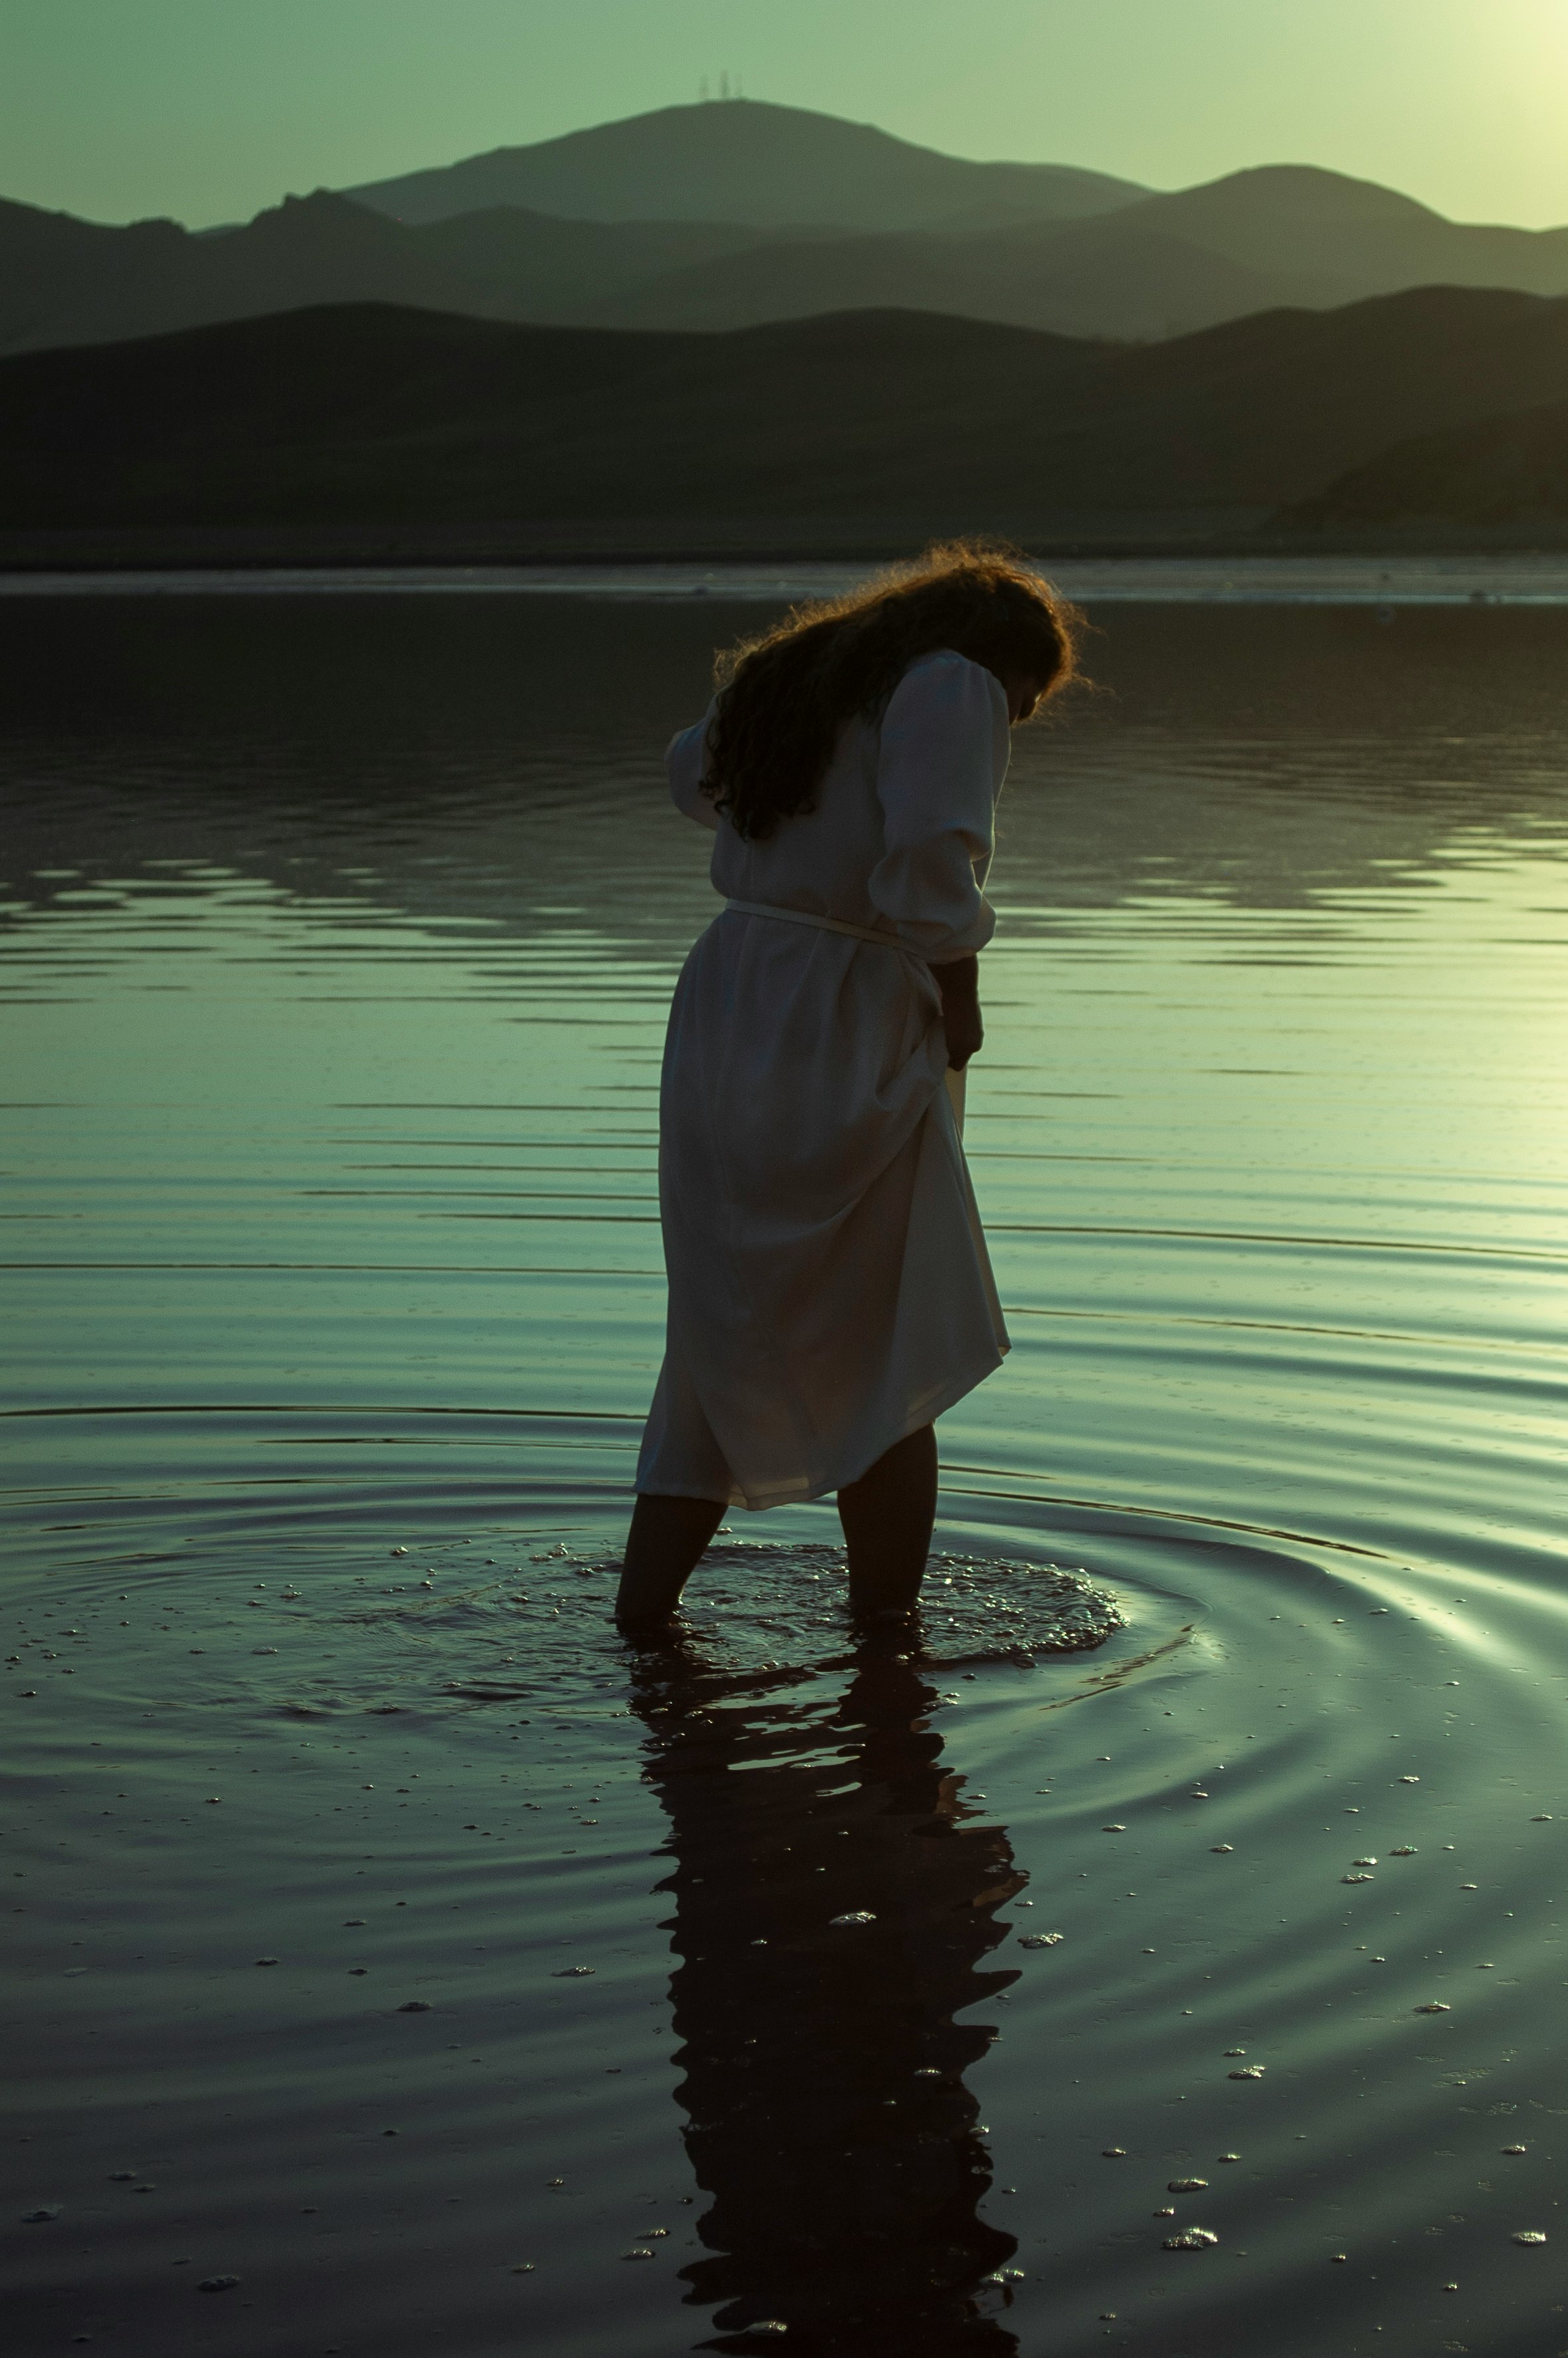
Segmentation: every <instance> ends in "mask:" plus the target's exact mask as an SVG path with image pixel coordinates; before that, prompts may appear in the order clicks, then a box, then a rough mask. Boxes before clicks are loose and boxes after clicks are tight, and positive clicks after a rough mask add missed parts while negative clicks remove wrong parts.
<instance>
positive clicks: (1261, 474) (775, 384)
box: [0, 288, 1568, 535]
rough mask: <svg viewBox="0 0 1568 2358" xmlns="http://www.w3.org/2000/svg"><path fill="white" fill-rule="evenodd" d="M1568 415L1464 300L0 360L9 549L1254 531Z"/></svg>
mask: <svg viewBox="0 0 1568 2358" xmlns="http://www.w3.org/2000/svg"><path fill="white" fill-rule="evenodd" d="M1564 387H1568V300H1556V301H1552V300H1547V299H1544V298H1541V297H1532V296H1527V295H1513V294H1507V293H1499V292H1485V291H1476V290H1467V289H1462V288H1428V289H1422V290H1418V291H1415V292H1413V293H1405V294H1400V295H1397V296H1391V297H1376V298H1373V299H1371V300H1368V301H1366V302H1362V303H1358V304H1355V305H1351V306H1349V307H1347V308H1344V309H1341V310H1337V311H1332V312H1327V313H1321V312H1314V311H1305V310H1295V311H1277V312H1271V313H1267V314H1264V315H1261V316H1259V317H1254V318H1249V319H1243V320H1239V321H1234V322H1231V323H1228V324H1227V325H1225V326H1223V327H1219V328H1214V329H1209V330H1205V331H1204V332H1202V333H1201V334H1198V335H1194V336H1188V337H1183V338H1178V339H1175V340H1173V341H1170V342H1166V343H1162V344H1155V345H1150V346H1145V347H1135V348H1131V349H1128V348H1121V347H1116V346H1109V345H1105V344H1097V343H1093V342H1089V341H1081V340H1074V339H1070V338H1065V337H1059V336H1051V335H1043V334H1040V333H1038V332H1035V331H1033V330H1024V329H1017V328H1009V327H1000V326H996V325H992V324H989V323H984V322H977V321H966V320H961V319H947V318H942V317H935V316H931V315H926V314H920V313H903V312H880V313H869V314H866V313H861V314H849V315H846V316H839V317H829V318H824V319H813V320H809V321H805V322H792V323H788V324H785V325H782V326H769V327H763V328H754V329H747V330H736V331H730V332H728V333H725V334H722V335H696V334H676V333H652V332H643V333H638V334H629V333H625V332H617V331H612V330H587V329H557V328H528V327H515V326H511V325H506V324H502V323H496V322H491V321H481V320H473V319H461V318H453V317H448V316H443V315H440V314H438V313H433V312H429V311H423V310H410V309H405V308H395V307H391V306H377V305H369V306H365V305H356V306H348V307H327V308H317V309H311V310H304V311H297V312H293V313H289V314H287V315H284V316H281V317H273V318H268V319H257V320H252V321H248V322H243V323H238V324H232V325H226V326H222V327H211V328H204V329H200V330H191V331H187V332H184V333H181V334H178V335H173V336H168V337H160V338H151V339H146V340H142V341H135V342H129V343H124V344H120V345H115V346H112V347H107V348H99V349H97V350H94V351H92V352H73V351H57V352H37V353H29V354H23V355H17V356H13V357H11V358H9V359H6V360H5V361H0V526H4V527H7V528H11V529H16V528H20V527H35V528H41V527H51V528H59V527H82V526H93V527H103V526H108V525H137V526H145V525H159V526H165V525H329V524H333V523H341V522H357V523H370V524H375V525H384V524H390V523H394V522H403V521H411V522H423V523H427V524H428V523H443V524H450V523H494V522H496V521H497V520H507V521H512V522H519V521H521V522H538V521H541V520H547V519H555V520H576V521H579V522H580V521H581V520H584V519H608V520H610V521H611V522H615V523H625V522H628V521H630V520H643V521H646V520H649V519H654V520H658V519H665V520H670V521H672V522H678V524H679V525H680V526H681V528H682V530H683V531H687V530H689V529H690V528H692V527H693V526H694V524H695V525H700V524H701V523H702V522H703V521H704V520H708V521H713V520H719V519H724V518H730V519H733V518H736V517H742V518H744V517H760V516H771V517H796V518H800V517H808V518H809V517H813V516H816V517H831V518H833V519H834V520H835V525H836V526H837V527H841V526H842V525H844V523H845V520H846V519H852V518H854V517H862V518H872V517H875V518H878V519H883V520H885V519H889V518H895V519H899V520H901V521H900V529H901V530H903V529H907V530H908V531H909V532H911V533H914V534H917V535H918V534H921V533H925V532H929V531H948V530H953V529H955V528H959V527H963V526H980V527H984V528H989V529H997V528H1002V529H1013V530H1017V531H1021V532H1022V531H1027V530H1030V529H1032V528H1034V527H1035V526H1037V525H1038V524H1039V522H1040V520H1041V519H1044V518H1048V517H1050V516H1052V515H1060V514H1063V513H1065V512H1073V513H1076V514H1080V515H1081V514H1085V513H1087V512H1092V513H1095V514H1116V513H1126V512H1140V513H1147V512H1153V511H1162V512H1164V513H1166V514H1174V513H1180V512H1184V511H1187V512H1197V511H1203V512H1214V511H1220V510H1223V511H1226V512H1228V513H1231V514H1236V513H1239V512H1246V513H1248V514H1264V513H1267V512H1268V511H1270V510H1275V509H1280V508H1281V507H1299V506H1300V504H1301V503H1303V502H1307V501H1310V500H1311V499H1312V498H1313V497H1314V495H1315V494H1317V493H1319V492H1322V491H1324V489H1325V487H1326V486H1327V485H1328V484H1330V483H1331V482H1333V481H1336V479H1338V478H1340V477H1342V476H1344V475H1346V474H1347V473H1348V472H1350V471H1352V470H1354V469H1357V468H1362V467H1366V466H1367V465H1368V462H1370V461H1372V460H1376V459H1377V458H1378V456H1379V453H1381V452H1383V451H1386V450H1389V449H1391V448H1392V447H1393V446H1394V445H1396V444H1399V443H1400V442H1405V441H1409V440H1410V439H1411V438H1412V437H1415V436H1420V435H1423V434H1433V433H1437V432H1444V431H1448V430H1450V429H1454V428H1463V427H1469V426H1472V425H1476V424H1477V423H1479V422H1480V421H1482V420H1484V419H1485V418H1487V417H1488V416H1494V415H1495V414H1496V413H1497V411H1498V406H1499V403H1507V404H1509V405H1512V406H1514V407H1515V408H1517V409H1519V410H1524V409H1528V408H1530V407H1533V406H1539V405H1541V403H1542V402H1547V401H1552V400H1561V399H1562V398H1563V391H1564Z"/></svg>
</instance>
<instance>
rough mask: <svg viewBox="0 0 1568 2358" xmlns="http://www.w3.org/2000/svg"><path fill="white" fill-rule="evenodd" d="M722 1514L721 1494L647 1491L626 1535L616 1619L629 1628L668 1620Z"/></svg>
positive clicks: (638, 1503) (639, 1502)
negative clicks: (675, 1494) (673, 1494)
mask: <svg viewBox="0 0 1568 2358" xmlns="http://www.w3.org/2000/svg"><path fill="white" fill-rule="evenodd" d="M723 1516H724V1508H723V1505H722V1503H721V1502H720V1501H719V1499H717V1498H670V1497H665V1496H663V1495H661V1494H660V1493H658V1492H647V1491H645V1492H644V1493H643V1496H642V1497H641V1498H639V1499H638V1501H637V1504H636V1507H635V1508H634V1509H633V1515H632V1528H631V1530H630V1531H628V1532H627V1534H626V1561H625V1563H624V1565H623V1567H622V1574H621V1590H620V1594H619V1595H618V1596H617V1597H616V1600H615V1618H616V1619H617V1620H618V1621H620V1622H622V1623H624V1624H625V1626H626V1627H627V1628H650V1627H652V1626H653V1625H654V1624H655V1623H657V1622H660V1621H667V1620H668V1619H669V1617H670V1616H671V1614H672V1613H673V1612H674V1611H675V1609H676V1606H677V1605H678V1604H679V1603H680V1593H681V1590H682V1589H683V1588H684V1587H685V1586H686V1584H687V1580H688V1579H689V1577H690V1575H691V1573H692V1569H693V1567H694V1566H695V1564H696V1563H697V1559H698V1557H699V1556H700V1555H701V1553H702V1551H703V1549H704V1548H705V1547H706V1546H707V1545H708V1541H709V1540H710V1539H711V1538H712V1537H713V1534H714V1532H715V1531H717V1530H718V1529H719V1523H720V1522H721V1521H722V1520H723Z"/></svg>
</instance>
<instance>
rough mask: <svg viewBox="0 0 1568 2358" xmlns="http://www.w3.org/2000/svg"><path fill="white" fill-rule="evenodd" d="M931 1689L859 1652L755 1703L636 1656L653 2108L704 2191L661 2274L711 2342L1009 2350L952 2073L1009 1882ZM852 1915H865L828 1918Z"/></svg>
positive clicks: (1000, 1930)
mask: <svg viewBox="0 0 1568 2358" xmlns="http://www.w3.org/2000/svg"><path fill="white" fill-rule="evenodd" d="M937 1700H938V1697H937V1693H936V1690H935V1688H934V1687H933V1686H931V1685H930V1684H929V1683H928V1682H927V1681H926V1680H925V1678H924V1677H923V1676H922V1675H921V1674H920V1672H919V1671H917V1670H915V1669H914V1668H913V1667H912V1666H911V1665H910V1664H909V1663H908V1662H907V1661H905V1660H901V1659H899V1658H898V1657H897V1656H896V1655H895V1654H893V1653H892V1652H891V1651H888V1650H881V1651H876V1650H868V1651H867V1652H866V1653H865V1654H864V1655H863V1656H862V1658H861V1660H860V1663H859V1666H858V1668H857V1671H856V1673H855V1676H854V1677H853V1679H852V1680H851V1681H850V1682H849V1686H848V1688H847V1689H846V1690H845V1691H844V1692H843V1693H842V1694H841V1695H839V1696H838V1697H837V1699H836V1700H834V1701H833V1702H831V1703H828V1704H824V1705H822V1706H819V1707H817V1708H816V1709H815V1710H812V1709H809V1708H806V1709H803V1708H802V1707H801V1706H800V1705H798V1704H793V1703H792V1704H787V1705H784V1704H774V1705H770V1703H769V1700H768V1697H767V1695H766V1693H750V1694H749V1693H745V1692H737V1691H736V1690H735V1689H734V1688H733V1686H732V1685H730V1684H727V1683H725V1682H716V1681H715V1679H714V1678H713V1676H712V1674H711V1671H709V1670H708V1668H707V1666H706V1665H705V1664H704V1662H703V1660H702V1659H701V1657H700V1655H699V1654H698V1653H697V1650H695V1649H693V1648H690V1647H684V1646H683V1647H676V1648H672V1649H671V1650H668V1651H664V1652H659V1653H656V1654H653V1655H650V1656H648V1657H646V1658H644V1660H643V1663H642V1665H641V1667H640V1669H639V1671H638V1673H637V1675H636V1676H635V1678H634V1681H633V1707H634V1708H635V1710H636V1712H637V1713H638V1714H639V1716H640V1717H641V1718H642V1719H643V1723H644V1725H646V1727H647V1729H648V1736H649V1743H648V1761H649V1766H648V1768H647V1770H646V1772H645V1774H646V1778H647V1780H648V1782H649V1783H650V1784H651V1785H652V1787H653V1788H654V1790H656V1792H657V1794H658V1797H659V1799H660V1801H662V1802H663V1804H664V1807H665V1810H666V1811H667V1812H668V1813H669V1820H670V1843H669V1846H670V1849H671V1850H672V1851H673V1853H674V1855H675V1858H676V1866H675V1869H674V1872H673V1873H672V1874H671V1875H670V1877H668V1879H667V1881H666V1882H665V1883H664V1884H662V1885H661V1886H660V1889H661V1890H667V1891H669V1892H671V1893H673V1894H674V1898H675V1915H674V1917H673V1919H672V1920H671V1922H670V1925H669V1928H668V1929H670V1930H671V1931H673V1933H674V1946H675V1948H676V1952H677V1953H678V1955H679V1956H680V1957H681V1959H682V1960H683V1962H682V1963H680V1964H679V1965H678V1966H677V1968H676V1972H675V1974H674V1975H673V1977H672V1981H671V1996H672V1998H673V2000H674V2006H675V2016H674V2028H675V2032H676V2038H677V2039H678V2040H679V2041H680V2042H681V2043H680V2045H679V2046H678V2047H677V2049H676V2056H675V2061H676V2065H677V2067H678V2068H680V2069H681V2070H682V2071H683V2072H684V2078H683V2079H682V2081H681V2082H680V2084H679V2086H678V2087H677V2089H676V2100H677V2102H678V2103H679V2104H681V2105H682V2107H683V2108H684V2110H685V2111H686V2113H687V2115H688V2125H687V2129H686V2132H685V2136H686V2146H687V2154H688V2156H689V2158H690V2160H691V2165H692V2169H693V2171H694V2174H695V2176H696V2179H697V2184H698V2185H699V2186H700V2187H701V2188H702V2189H703V2190H704V2192H705V2193H707V2194H708V2196H710V2197H711V2207H710V2208H709V2209H708V2212H706V2213H705V2214H704V2215H703V2216H702V2217H701V2219H700V2221H699V2226H698V2232H699V2234H700V2235H701V2237H702V2240H703V2242H704V2243H705V2244H708V2247H709V2249H710V2251H711V2253H712V2255H713V2256H712V2257H710V2258H707V2259H703V2260H700V2261H698V2262H697V2263H696V2265H695V2266H689V2267H687V2268H686V2269H685V2270H683V2271H682V2273H683V2276H684V2277H685V2279H686V2281H687V2283H688V2284H689V2286H690V2288H691V2289H690V2293H689V2296H688V2298H689V2299H691V2300H692V2301H694V2302H697V2303H701V2304H704V2305H706V2304H709V2303H713V2304H717V2310H716V2316H715V2320H714V2322H715V2324H716V2325H717V2326H718V2327H719V2329H720V2331H719V2338H718V2339H716V2340H715V2341H713V2342H708V2343H705V2344H704V2345H702V2346H704V2347H708V2348H712V2349H718V2350H749V2349H752V2348H753V2347H755V2346H758V2340H759V2337H758V2336H757V2335H756V2333H755V2332H754V2331H748V2329H749V2328H755V2327H756V2326H758V2325H759V2324H766V2323H769V2322H775V2323H779V2322H782V2323H783V2324H784V2325H786V2326H787V2328H788V2330H789V2336H790V2347H791V2348H792V2349H795V2348H803V2349H806V2350H808V2351H824V2352H826V2351H833V2352H839V2351H843V2352H849V2351H857V2352H865V2353H880V2352H887V2353H890V2354H891V2353H894V2352H900V2353H903V2352H908V2351H912V2350H919V2351H922V2352H925V2353H932V2354H933V2358H940V2353H944V2352H946V2351H960V2350H961V2351H964V2352H968V2351H976V2352H991V2353H996V2358H1002V2353H1007V2352H1010V2351H1013V2350H1016V2348H1017V2346H1018V2344H1017V2342H1016V2340H1015V2338H1014V2336H1013V2335H1012V2334H1011V2333H1010V2332H1009V2331H1007V2330H1006V2328H1005V2327H1004V2326H1002V2325H1000V2324H999V2323H998V2322H997V2321H996V2319H995V2318H994V2316H992V2315H991V2314H989V2311H990V2310H993V2309H997V2308H998V2307H1000V2306H1002V2305H1003V2304H1004V2303H1005V2301H1006V2300H1007V2299H1008V2285H1007V2281H1006V2280H1005V2279H1003V2280H1002V2281H1000V2282H996V2281H992V2282H989V2283H988V2282H986V2279H988V2278H992V2279H995V2278H996V2277H998V2274H999V2272H1000V2271H1001V2270H1002V2269H1003V2268H1005V2267H1006V2266H1007V2264H1008V2263H1009V2262H1010V2261H1011V2258H1012V2255H1013V2254H1014V2253H1015V2252H1016V2250H1017V2238H1016V2237H1015V2236H1012V2235H1010V2234H1004V2233H1003V2232H1002V2231H1001V2230H1000V2229H999V2228H996V2227H993V2226H991V2225H989V2224H988V2223H986V2222H985V2221H983V2220H982V2219H981V2218H980V2217H979V2215H978V2206H979V2203H980V2202H981V2201H982V2200H983V2198H984V2197H985V2196H986V2195H987V2194H988V2193H989V2190H990V2187H991V2169H990V2160H989V2150H988V2147H987V2145H986V2142H985V2138H984V2136H983V2135H982V2134H981V2125H980V2123H979V2104H978V2103H977V2100H976V2099H975V2097H974V2096H973V2095H972V2094H971V2093H969V2091H968V2088H967V2087H966V2086H965V2085H964V2081H963V2074H964V2072H965V2071H966V2070H967V2069H968V2067H969V2066H970V2065H972V2064H974V2063H975V2062H977V2061H979V2059H980V2058H981V2057H982V2056H983V2055H984V2054H985V2053H986V2052H987V2050H988V2049H989V2046H990V2044H991V2042H992V2040H993V2039H994V2038H995V2037H996V2035H997V2034H996V2029H995V2026H994V2025H988V2024H986V2023H984V2022H980V2021H975V2020H969V2021H963V2022H960V2021H959V2020H958V2017H959V2016H960V2015H961V2014H963V2013H965V2012H966V2011H967V2010H968V2009H969V2008H972V2007H974V2006H977V2005H979V2004H980V2003H981V2002H982V2001H984V2000H986V1999H988V1998H992V1997H994V1996H996V1994H997V1993H998V1992H999V1991H1000V1990H1002V1989H1004V1988H1006V1987H1008V1986H1009V1985H1011V1984H1012V1983H1014V1982H1016V1981H1017V1980H1018V1978H1019V1976H1018V1974H1017V1973H1016V1972H1015V1971H1011V1970H997V1969H993V1970H991V1971H989V1972H983V1971H981V1970H980V1967H981V1964H982V1961H983V1960H984V1959H985V1958H986V1957H988V1956H989V1955H990V1953H991V1952H993V1951H994V1950H995V1949H996V1948H997V1947H998V1946H999V1945H1000V1942H1002V1941H1003V1940H1004V1939H1005V1938H1006V1937H1007V1932H1008V1930H1009V1927H1008V1926H1007V1925H1005V1924H999V1922H998V1921H997V1910H998V1909H1000V1907H1002V1906H1003V1905H1004V1904H1005V1903H1006V1902H1007V1901H1008V1900H1009V1899H1011V1898H1012V1897H1013V1896H1014V1894H1015V1893H1017V1892H1018V1891H1019V1890H1021V1889H1022V1887H1023V1885H1024V1883H1025V1881H1026V1877H1024V1876H1023V1875H1022V1874H1021V1873H1020V1872H1019V1870H1018V1868H1017V1866H1015V1864H1014V1862H1013V1855H1012V1851H1011V1846H1010V1844H1009V1843H1008V1839H1007V1835H1006V1833H1005V1832H1004V1831H1003V1830H1002V1829H1001V1828H1000V1826H996V1825H987V1824H984V1823H978V1822H976V1821H978V1819H979V1812H977V1811H976V1810H974V1809H973V1808H972V1807H969V1808H966V1807H965V1805H964V1804H963V1802H962V1801H960V1798H959V1782H958V1780H957V1779H955V1778H954V1777H953V1776H952V1775H951V1773H949V1772H948V1771H946V1770H945V1769H944V1768H943V1765H942V1748H943V1747H942V1739H941V1737H940V1736H939V1735H937V1734H936V1732H935V1728H934V1727H933V1726H932V1725H930V1722H929V1718H928V1716H927V1714H930V1713H931V1712H932V1710H933V1709H934V1708H935V1704H936V1703H937ZM861 1914H866V1915H869V1916H870V1917H871V1919H872V1921H871V1922H869V1923H854V1924H837V1923H835V1922H834V1919H835V1918H839V1917H848V1916H855V1915H861Z"/></svg>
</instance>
